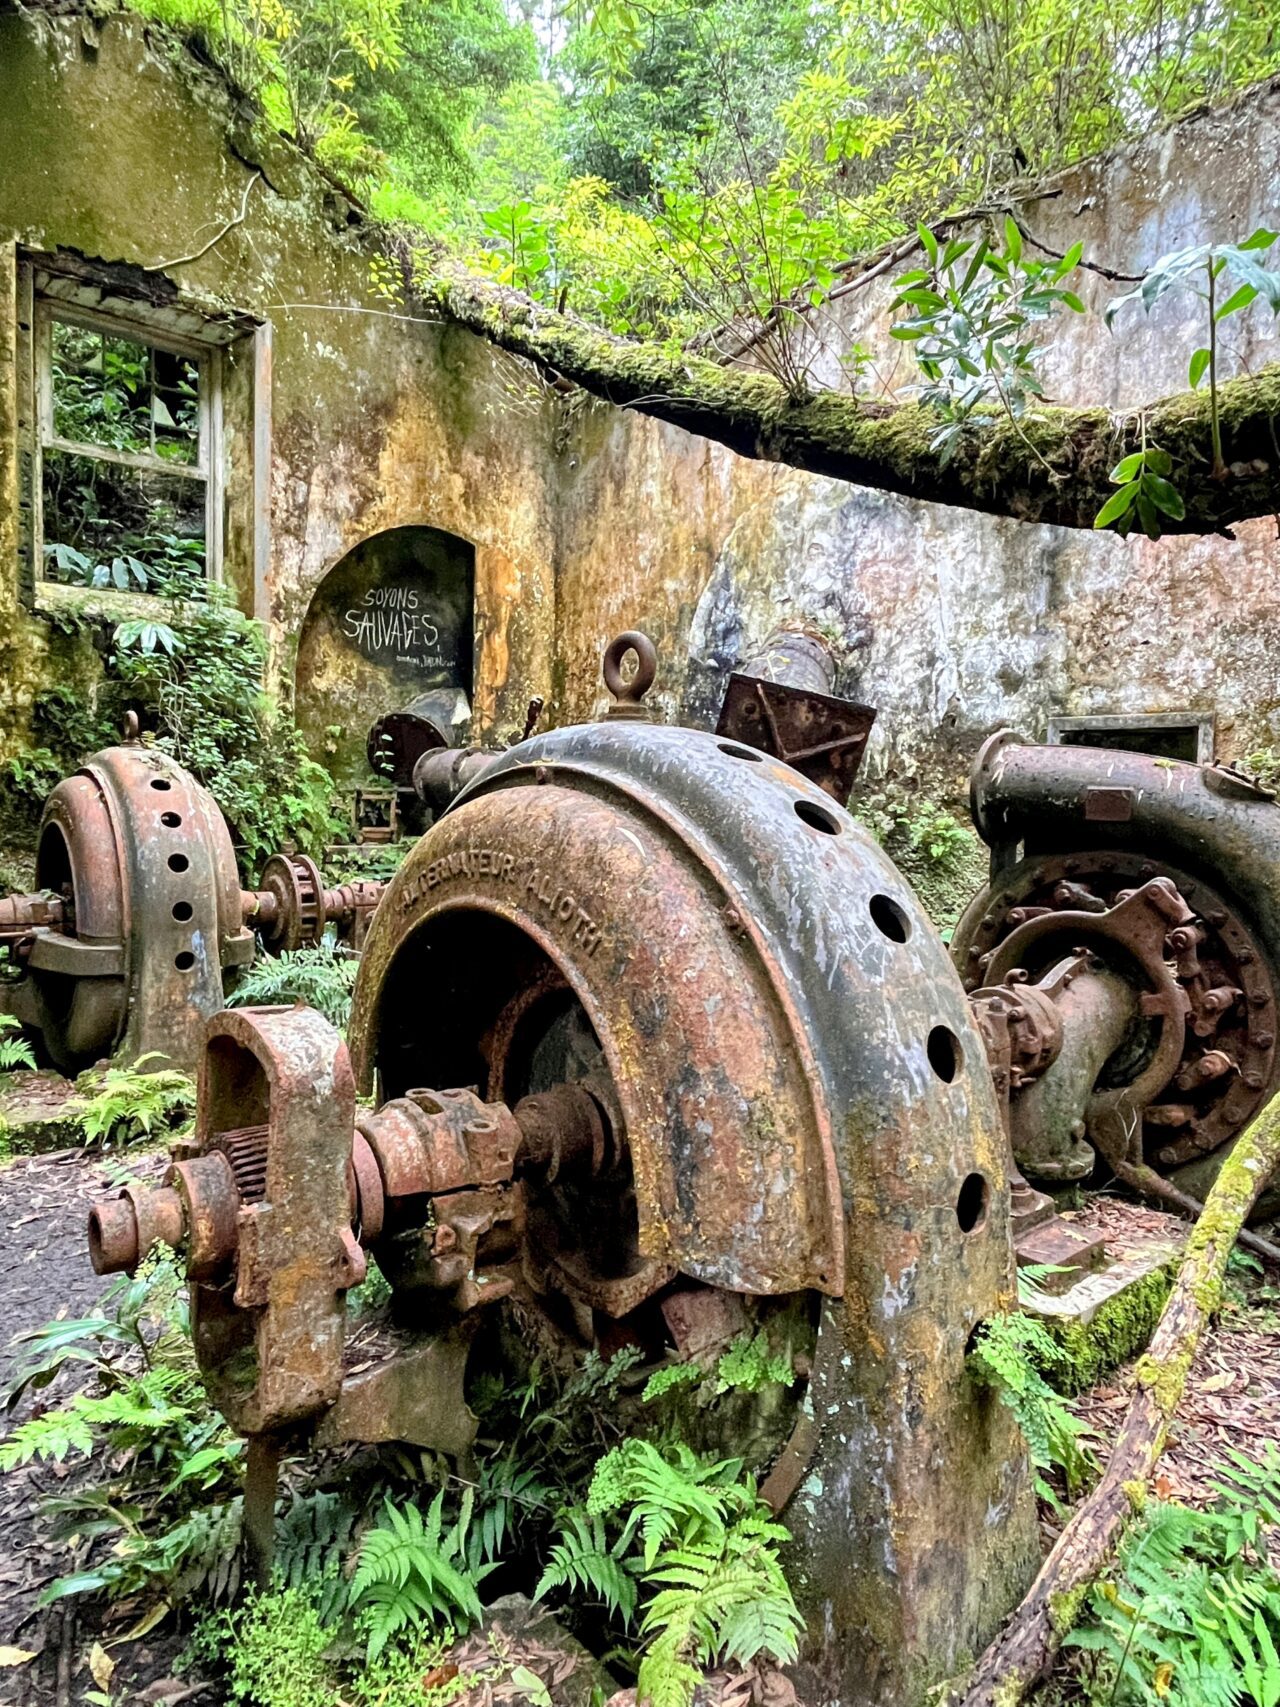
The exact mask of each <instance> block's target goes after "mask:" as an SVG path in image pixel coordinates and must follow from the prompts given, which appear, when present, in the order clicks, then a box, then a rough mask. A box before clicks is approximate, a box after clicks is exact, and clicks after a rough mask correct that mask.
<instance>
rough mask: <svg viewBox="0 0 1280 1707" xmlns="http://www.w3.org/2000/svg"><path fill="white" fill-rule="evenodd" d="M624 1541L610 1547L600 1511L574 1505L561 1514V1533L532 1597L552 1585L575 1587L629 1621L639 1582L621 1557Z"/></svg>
mask: <svg viewBox="0 0 1280 1707" xmlns="http://www.w3.org/2000/svg"><path fill="white" fill-rule="evenodd" d="M621 1551H622V1545H621V1543H619V1544H617V1545H616V1546H613V1547H611V1546H610V1545H609V1542H608V1540H607V1539H606V1536H605V1527H604V1520H603V1518H601V1517H600V1516H599V1515H594V1514H592V1513H590V1512H586V1511H583V1510H582V1509H581V1507H571V1508H570V1509H569V1510H568V1511H564V1512H562V1513H561V1514H560V1524H559V1530H558V1537H557V1539H556V1540H555V1541H554V1542H553V1543H552V1545H551V1548H550V1551H549V1553H548V1555H547V1564H546V1568H545V1569H544V1570H543V1573H542V1576H541V1579H540V1580H539V1582H538V1586H537V1588H536V1589H534V1591H533V1598H534V1599H535V1600H541V1599H542V1597H543V1595H545V1594H550V1593H551V1591H552V1590H553V1589H557V1588H572V1589H576V1590H577V1591H578V1592H579V1593H580V1594H586V1595H594V1596H596V1597H597V1598H598V1599H599V1600H601V1601H603V1602H604V1604H605V1606H607V1607H608V1609H609V1611H610V1612H611V1613H613V1614H614V1616H615V1617H619V1618H621V1619H622V1621H623V1623H625V1624H630V1623H631V1621H632V1619H633V1618H634V1616H635V1610H636V1584H635V1580H634V1578H633V1577H632V1576H631V1575H630V1574H629V1573H628V1571H627V1568H626V1566H625V1564H624V1563H623V1561H622V1558H621V1557H620V1553H621Z"/></svg>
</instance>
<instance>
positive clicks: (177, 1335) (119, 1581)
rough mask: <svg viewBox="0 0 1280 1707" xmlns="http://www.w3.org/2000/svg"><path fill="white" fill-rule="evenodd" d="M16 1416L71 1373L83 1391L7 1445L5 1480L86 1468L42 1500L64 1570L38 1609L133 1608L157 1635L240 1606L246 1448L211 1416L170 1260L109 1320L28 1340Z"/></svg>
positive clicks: (125, 1290)
mask: <svg viewBox="0 0 1280 1707" xmlns="http://www.w3.org/2000/svg"><path fill="white" fill-rule="evenodd" d="M15 1343H16V1344H17V1346H18V1348H19V1351H20V1354H21V1366H20V1370H19V1373H18V1375H17V1377H16V1378H15V1380H14V1382H13V1384H12V1385H11V1387H10V1389H9V1390H8V1392H7V1394H6V1396H5V1402H6V1404H7V1405H8V1406H9V1407H10V1408H12V1407H13V1406H14V1405H16V1404H17V1403H18V1401H19V1400H20V1399H21V1398H22V1397H23V1396H24V1395H28V1394H34V1393H38V1392H40V1391H41V1390H42V1389H44V1388H46V1387H48V1386H49V1385H50V1384H51V1383H52V1382H53V1381H55V1380H56V1379H57V1377H58V1376H59V1375H60V1374H61V1373H62V1372H63V1371H64V1370H66V1369H69V1368H71V1367H73V1366H76V1365H83V1366H86V1368H87V1372H88V1374H89V1376H90V1381H89V1385H88V1386H87V1387H86V1388H85V1389H84V1390H82V1391H80V1392H77V1393H74V1394H73V1395H72V1396H71V1397H70V1398H69V1399H67V1400H66V1402H65V1403H63V1404H60V1405H57V1406H53V1407H50V1408H48V1409H46V1410H43V1411H38V1412H37V1413H36V1414H35V1415H33V1416H31V1417H29V1418H28V1419H27V1420H26V1421H25V1422H22V1423H20V1424H19V1425H18V1426H17V1428H15V1429H14V1430H13V1431H12V1433H11V1434H10V1435H9V1436H8V1438H7V1439H6V1440H5V1441H3V1442H2V1443H0V1470H10V1469H13V1468H14V1467H15V1466H16V1465H20V1464H26V1463H29V1462H31V1461H32V1460H33V1459H37V1460H41V1461H44V1462H54V1463H59V1464H62V1463H74V1461H75V1460H77V1459H83V1460H85V1461H86V1462H85V1468H86V1469H88V1471H89V1474H88V1475H87V1476H84V1477H68V1478H67V1479H66V1481H65V1483H64V1484H63V1486H64V1491H62V1492H60V1493H57V1494H54V1495H52V1496H50V1497H48V1498H46V1499H44V1500H43V1501H42V1503H41V1506H40V1516H41V1521H42V1522H43V1523H44V1524H46V1525H47V1526H48V1536H49V1540H50V1543H51V1545H52V1546H53V1547H54V1549H55V1550H58V1551H60V1552H61V1553H62V1554H63V1556H64V1558H65V1560H66V1563H67V1564H68V1565H69V1566H70V1569H67V1570H65V1571H64V1572H63V1574H62V1575H60V1576H59V1577H57V1578H56V1579H55V1580H54V1581H53V1582H52V1583H50V1584H49V1585H48V1586H47V1587H46V1588H45V1590H44V1591H43V1594H42V1596H41V1600H42V1602H43V1603H47V1602H49V1601H52V1600H57V1599H61V1598H62V1597H64V1596H67V1595H85V1594H103V1595H107V1596H108V1597H110V1598H112V1599H124V1598H125V1597H128V1596H138V1597H139V1598H140V1600H141V1602H142V1603H144V1605H145V1611H144V1613H143V1616H142V1619H141V1622H142V1623H143V1624H144V1625H145V1626H146V1627H148V1628H149V1627H150V1623H151V1622H154V1621H155V1620H156V1619H157V1618H158V1617H162V1616H163V1615H164V1613H165V1612H166V1611H167V1610H168V1608H169V1606H170V1605H172V1604H173V1603H174V1602H175V1601H176V1600H178V1599H179V1598H182V1597H185V1596H187V1595H189V1594H191V1593H193V1592H195V1591H196V1590H202V1591H203V1592H204V1593H205V1594H206V1595H208V1596H209V1597H211V1598H214V1599H216V1598H219V1597H221V1596H225V1595H228V1594H231V1593H233V1592H234V1590H235V1588H236V1586H237V1583H238V1580H239V1540H240V1495H239V1489H240V1479H241V1459H242V1454H243V1445H244V1443H243V1441H241V1440H239V1439H238V1438H236V1437H235V1436H234V1435H232V1434H231V1432H230V1430H229V1429H228V1428H227V1426H226V1424H225V1423H224V1422H223V1421H222V1419H221V1417H220V1416H219V1415H218V1413H217V1412H216V1411H215V1410H213V1409H212V1407H211V1406H210V1405H209V1402H208V1400H207V1398H206V1397H205V1392H204V1386H203V1383H202V1382H201V1379H200V1375H199V1371H198V1370H197V1368H196V1363H195V1356H194V1353H193V1350H192V1345H191V1332H190V1321H189V1317H188V1312H187V1304H186V1297H185V1290H184V1286H183V1282H182V1278H181V1275H180V1273H179V1269H178V1265H177V1263H176V1262H175V1260H174V1258H173V1256H172V1255H171V1254H170V1253H168V1252H165V1251H161V1252H158V1253H157V1254H155V1255H153V1256H151V1257H149V1258H148V1259H147V1260H146V1262H145V1263H144V1264H143V1265H142V1267H141V1268H140V1269H139V1271H138V1274H137V1276H136V1277H135V1278H133V1279H125V1280H121V1281H119V1282H117V1284H116V1285H115V1286H114V1287H113V1288H112V1289H111V1291H110V1292H109V1293H108V1295H107V1297H106V1299H105V1300H104V1307H103V1310H102V1311H101V1312H100V1313H99V1314H97V1315H94V1316H90V1317H86V1318H83V1319H80V1320H76V1321H61V1322H50V1323H48V1324H47V1325H46V1326H45V1327H43V1328H38V1329H35V1330H34V1331H33V1332H30V1333H27V1334H23V1335H20V1336H19V1338H18V1340H17V1342H15Z"/></svg>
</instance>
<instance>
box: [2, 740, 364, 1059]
mask: <svg viewBox="0 0 1280 1707" xmlns="http://www.w3.org/2000/svg"><path fill="white" fill-rule="evenodd" d="M382 888H383V885H381V884H378V883H352V884H344V885H341V886H339V887H337V888H326V887H325V885H324V880H323V878H322V877H321V875H320V872H319V869H318V868H317V866H316V865H315V863H314V861H312V860H310V859H307V858H305V857H303V856H300V855H292V854H274V855H273V856H272V857H271V858H270V859H269V860H268V861H267V863H266V865H265V866H264V868H263V874H262V887H261V888H260V889H259V890H256V891H242V890H241V888H240V879H239V875H238V873H237V869H236V858H235V850H234V848H233V847H232V844H231V837H230V834H229V832H228V830H227V826H226V822H225V820H224V819H223V816H222V813H221V812H220V811H219V809H218V806H217V803H216V802H215V801H214V799H213V796H212V795H211V794H209V792H208V791H207V790H206V789H204V788H202V787H201V786H200V784H199V783H197V782H196V780H195V778H194V777H193V776H192V775H191V773H190V772H189V771H187V770H184V769H183V767H182V766H181V765H180V764H178V763H177V761H176V760H174V759H171V758H169V757H168V756H167V755H166V754H165V753H162V752H160V751H158V750H157V749H156V748H155V747H151V746H146V745H144V744H143V743H142V742H141V741H139V740H138V739H137V724H136V719H134V718H132V717H131V720H130V724H129V727H128V728H127V729H126V738H125V739H124V740H123V741H122V742H121V744H120V745H119V746H115V747H106V748H104V749H103V750H102V751H101V752H99V753H95V754H94V755H93V756H92V758H90V759H88V760H86V762H85V763H84V764H83V765H82V766H81V767H80V769H79V770H78V771H77V772H76V773H75V775H74V776H69V777H67V778H65V779H64V780H63V781H62V782H60V783H58V785H57V786H56V787H55V788H54V789H53V791H52V793H51V794H50V795H49V798H48V800H47V801H46V803H45V808H44V813H43V815H42V817H41V820H40V832H39V839H38V842H37V848H36V889H35V891H34V892H33V893H31V894H29V895H8V896H3V897H0V946H3V947H4V948H6V949H7V950H8V952H9V958H10V962H11V964H12V965H13V966H14V967H16V969H17V970H18V971H19V973H20V974H21V976H20V977H19V978H18V979H16V980H13V981H6V982H3V983H0V1011H8V1012H10V1013H13V1014H14V1015H15V1016H16V1017H17V1018H19V1019H20V1020H21V1021H22V1022H23V1024H24V1025H29V1026H31V1027H32V1028H33V1029H35V1030H38V1031H39V1032H40V1034H41V1039H42V1042H43V1045H44V1048H45V1050H46V1052H47V1054H48V1056H49V1058H50V1059H51V1060H52V1062H53V1064H54V1065H55V1066H56V1067H59V1068H61V1069H62V1070H63V1071H64V1072H67V1073H75V1072H79V1071H80V1070H81V1069H82V1068H83V1067H86V1066H89V1065H91V1064H92V1063H93V1062H95V1061H97V1060H99V1059H100V1058H102V1057H103V1056H107V1055H112V1054H116V1053H119V1054H120V1055H122V1056H123V1057H124V1058H125V1059H126V1060H129V1061H133V1060H136V1059H137V1058H138V1056H140V1055H148V1054H152V1053H154V1054H156V1055H163V1056H164V1057H165V1058H166V1059H167V1060H168V1061H169V1062H171V1063H172V1064H173V1065H175V1066H179V1067H188V1066H189V1067H191V1068H194V1067H195V1064H196V1062H197V1061H198V1060H199V1058H200V1055H201V1052H202V1050H203V1046H204V1025H205V1021H206V1020H207V1019H208V1018H209V1016H210V1015H211V1014H214V1013H217V1011H218V1010H219V1009H220V1008H221V1007H222V1005H223V1003H224V1000H225V996H226V991H227V989H228V988H229V986H230V984H231V982H232V981H233V980H234V978H235V976H236V975H237V973H238V972H239V971H240V969H241V968H243V967H244V966H246V965H248V964H249V962H250V961H251V960H252V959H253V956H254V952H255V940H254V931H255V930H256V931H257V933H258V936H259V938H260V939H261V941H262V944H263V946H264V947H265V948H266V949H267V951H268V952H269V953H280V952H281V951H283V950H284V949H289V948H297V947H300V946H302V945H303V944H304V943H316V942H319V941H320V939H321V937H322V935H323V933H324V930H325V926H326V924H329V923H335V924H337V926H338V928H339V930H340V931H345V932H346V935H347V940H348V941H350V942H351V944H352V946H353V947H357V948H358V947H359V946H360V944H361V942H362V941H363V936H364V929H365V926H366V923H367V921H368V918H369V917H370V915H371V913H372V911H373V909H374V907H375V906H376V905H377V903H378V900H379V898H380V896H381V893H382ZM251 927H252V928H251Z"/></svg>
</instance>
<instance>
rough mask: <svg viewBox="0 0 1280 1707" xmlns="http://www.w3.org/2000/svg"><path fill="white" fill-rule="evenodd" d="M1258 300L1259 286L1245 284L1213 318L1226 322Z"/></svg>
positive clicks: (1193, 382) (1197, 352)
mask: <svg viewBox="0 0 1280 1707" xmlns="http://www.w3.org/2000/svg"><path fill="white" fill-rule="evenodd" d="M1257 299H1258V287H1257V285H1251V284H1243V285H1241V286H1240V289H1239V290H1238V291H1236V292H1235V293H1234V295H1232V296H1229V297H1228V298H1227V300H1226V301H1225V302H1224V303H1223V305H1222V307H1221V308H1219V309H1217V310H1216V311H1215V313H1214V316H1213V318H1214V320H1215V321H1218V320H1225V319H1226V318H1227V315H1228V314H1235V313H1237V312H1238V311H1239V310H1240V309H1242V308H1248V306H1249V304H1250V303H1251V302H1256V301H1257ZM1206 353H1207V352H1206ZM1196 354H1197V355H1199V354H1200V352H1199V350H1197V351H1196ZM1192 384H1193V385H1194V384H1195V381H1194V380H1193V381H1192Z"/></svg>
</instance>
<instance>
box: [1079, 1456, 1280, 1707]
mask: <svg viewBox="0 0 1280 1707" xmlns="http://www.w3.org/2000/svg"><path fill="white" fill-rule="evenodd" d="M1215 1491H1216V1493H1217V1496H1218V1497H1217V1499H1216V1501H1215V1503H1214V1505H1213V1507H1212V1509H1211V1510H1209V1511H1196V1510H1192V1509H1190V1508H1188V1507H1186V1506H1183V1505H1178V1504H1176V1503H1173V1502H1169V1501H1164V1500H1148V1502H1147V1504H1146V1505H1145V1506H1144V1508H1143V1512H1142V1515H1141V1517H1140V1518H1139V1519H1138V1521H1137V1522H1136V1523H1135V1524H1134V1525H1133V1527H1132V1528H1131V1529H1130V1530H1129V1532H1128V1534H1127V1535H1126V1536H1125V1538H1124V1540H1123V1542H1122V1543H1121V1546H1120V1550H1119V1553H1118V1555H1117V1558H1116V1562H1115V1568H1114V1570H1112V1571H1111V1572H1109V1573H1107V1574H1106V1575H1104V1576H1102V1577H1100V1578H1099V1579H1098V1580H1097V1581H1096V1582H1095V1583H1094V1584H1093V1585H1092V1587H1091V1588H1090V1590H1089V1597H1088V1600H1087V1603H1086V1614H1085V1618H1084V1620H1083V1621H1082V1623H1081V1624H1080V1626H1079V1627H1078V1628H1077V1629H1075V1630H1074V1631H1073V1632H1072V1633H1071V1634H1070V1635H1069V1636H1068V1637H1067V1645H1068V1646H1069V1647H1070V1648H1073V1649H1074V1650H1076V1652H1077V1653H1078V1654H1079V1655H1080V1656H1081V1658H1080V1660H1079V1662H1078V1664H1079V1676H1080V1679H1081V1681H1082V1683H1083V1685H1084V1687H1085V1690H1086V1694H1087V1699H1088V1701H1089V1702H1090V1703H1092V1704H1095V1707H1113V1704H1114V1707H1140V1704H1141V1707H1146V1704H1148V1703H1159V1702H1163V1703H1165V1704H1166V1707H1244V1704H1246V1703H1249V1704H1252V1707H1277V1703H1280V1575H1278V1574H1277V1572H1276V1570H1275V1569H1274V1567H1273V1566H1272V1565H1271V1563H1270V1561H1269V1559H1268V1555H1267V1544H1268V1539H1269V1538H1272V1537H1274V1535H1275V1533H1276V1532H1277V1526H1278V1525H1280V1451H1277V1449H1276V1447H1275V1445H1274V1444H1273V1443H1271V1442H1268V1443H1267V1446H1266V1449H1265V1451H1264V1453H1263V1454H1262V1456H1261V1458H1260V1459H1259V1460H1258V1461H1255V1460H1253V1459H1250V1458H1247V1457H1246V1456H1245V1455H1244V1454H1243V1453H1241V1452H1237V1451H1234V1450H1231V1449H1228V1451H1227V1455H1226V1459H1225V1461H1224V1463H1223V1465H1222V1468H1221V1471H1220V1475H1219V1479H1218V1481H1217V1483H1216V1484H1215Z"/></svg>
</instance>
